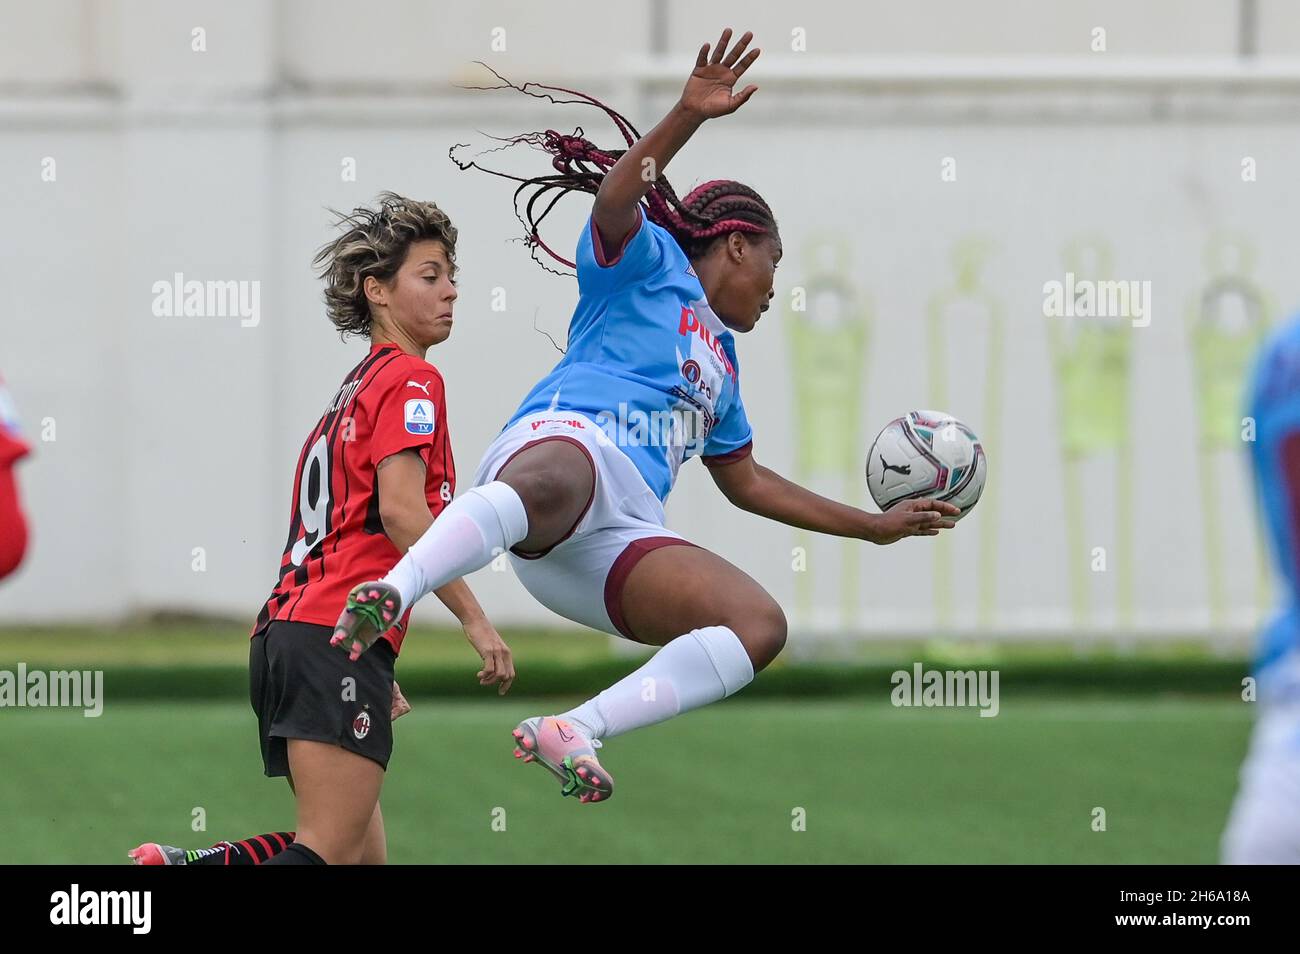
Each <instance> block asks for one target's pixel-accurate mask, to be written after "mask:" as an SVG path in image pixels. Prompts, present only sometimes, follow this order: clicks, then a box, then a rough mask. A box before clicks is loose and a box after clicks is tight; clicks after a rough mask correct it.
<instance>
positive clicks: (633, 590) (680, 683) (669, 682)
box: [561, 546, 786, 739]
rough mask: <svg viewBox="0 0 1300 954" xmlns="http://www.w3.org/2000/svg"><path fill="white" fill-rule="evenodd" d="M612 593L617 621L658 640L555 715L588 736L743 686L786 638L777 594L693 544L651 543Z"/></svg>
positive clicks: (614, 731) (642, 637) (612, 732)
mask: <svg viewBox="0 0 1300 954" xmlns="http://www.w3.org/2000/svg"><path fill="white" fill-rule="evenodd" d="M615 598H616V599H618V600H619V606H620V608H621V613H622V622H623V625H624V626H625V627H626V629H627V630H628V631H629V632H630V633H631V634H632V635H633V636H634V637H635V638H636V639H637V640H638V641H639V642H643V643H647V644H650V645H653V646H662V647H663V649H661V650H660V651H659V652H658V653H656V654H655V655H654V656H653V657H651V659H650V660H649V661H648V662H647V663H646V664H645V665H644V666H642V667H641V668H640V669H638V670H637V671H636V672H633V673H632V674H630V675H628V676H626V677H625V678H623V679H622V680H620V681H619V682H617V683H615V684H614V685H613V686H611V687H610V688H608V689H606V690H605V691H604V692H602V693H601V694H600V695H598V696H596V697H595V698H593V699H591V700H589V701H587V702H585V703H583V705H581V706H579V707H578V708H576V709H573V710H571V711H570V712H567V713H564V714H563V715H562V716H561V718H567V719H569V720H570V721H571V722H574V723H575V724H577V725H578V726H579V727H580V728H582V729H583V730H584V731H586V732H587V734H588V735H590V737H592V738H602V739H604V738H610V737H612V736H616V735H620V734H622V733H624V732H627V731H629V730H631V729H636V728H639V727H641V726H646V725H653V724H654V723H656V722H662V721H664V720H665V719H670V718H672V717H673V716H675V715H678V714H679V713H682V712H687V711H689V710H691V709H698V708H699V707H701V706H704V705H708V704H709V703H711V702H717V701H718V700H720V699H723V698H725V697H727V696H729V695H731V694H732V693H734V692H737V691H739V690H740V689H743V688H744V687H745V686H746V685H748V684H749V683H750V681H751V680H752V679H753V678H754V673H755V672H758V671H759V670H761V669H763V668H764V667H766V666H767V665H768V663H770V662H771V661H772V660H773V659H775V658H776V657H777V654H778V653H780V652H781V649H782V647H784V646H785V638H786V620H785V614H784V613H783V612H782V611H781V607H780V606H779V605H778V604H777V602H776V600H774V599H773V598H772V597H771V596H770V595H769V594H768V592H767V591H766V590H764V589H763V587H761V586H760V585H759V584H758V583H757V582H756V581H755V580H754V579H753V578H752V577H750V576H749V575H748V574H747V573H745V572H744V571H742V570H740V569H739V568H737V567H735V566H733V565H732V564H730V563H728V562H727V561H726V560H724V559H723V558H722V557H720V556H718V555H717V554H716V553H710V552H709V551H708V550H704V549H702V548H700V547H692V546H669V547H662V548H659V549H655V550H652V551H650V552H649V553H647V554H646V555H645V556H643V557H642V558H641V559H640V560H639V561H638V562H637V563H636V565H635V566H634V567H633V568H632V570H631V572H630V573H629V574H628V576H627V578H626V581H625V582H624V583H623V586H622V593H621V595H618V596H616V597H615Z"/></svg>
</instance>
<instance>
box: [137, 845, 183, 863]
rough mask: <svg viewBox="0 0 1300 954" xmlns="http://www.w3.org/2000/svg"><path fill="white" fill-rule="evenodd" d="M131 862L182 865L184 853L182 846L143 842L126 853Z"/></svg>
mask: <svg viewBox="0 0 1300 954" xmlns="http://www.w3.org/2000/svg"><path fill="white" fill-rule="evenodd" d="M126 856H127V857H128V858H130V859H131V863H132V864H137V865H183V864H185V863H186V860H187V859H186V853H185V850H184V849H183V848H173V847H171V845H160V844H158V843H157V842H153V841H149V842H145V843H144V844H143V845H141V846H140V847H139V848H132V849H131V850H130V851H128V852H127V853H126Z"/></svg>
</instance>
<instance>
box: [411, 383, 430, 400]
mask: <svg viewBox="0 0 1300 954" xmlns="http://www.w3.org/2000/svg"><path fill="white" fill-rule="evenodd" d="M432 383H433V382H432V381H425V382H424V383H423V384H416V383H415V382H414V381H407V382H406V386H407V387H408V388H419V389H420V390H421V391H423V392H424V396H425V397H428V396H429V385H430V384H432Z"/></svg>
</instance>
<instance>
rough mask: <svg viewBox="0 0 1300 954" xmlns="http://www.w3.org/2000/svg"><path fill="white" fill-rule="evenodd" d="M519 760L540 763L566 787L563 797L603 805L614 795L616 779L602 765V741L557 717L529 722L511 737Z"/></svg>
mask: <svg viewBox="0 0 1300 954" xmlns="http://www.w3.org/2000/svg"><path fill="white" fill-rule="evenodd" d="M511 734H512V735H513V736H514V738H515V758H517V759H522V760H523V761H525V762H533V761H536V762H540V763H541V764H542V765H544V766H546V767H547V768H548V769H550V771H551V774H552V775H554V776H555V777H556V778H558V779H559V780H560V782H561V784H562V786H563V787H562V788H561V789H560V794H561V795H577V796H578V801H580V802H583V803H586V802H603V801H605V799H607V798H609V797H610V796H611V795H613V794H614V778H613V776H612V775H610V774H609V773H608V772H606V771H605V770H604V769H603V768H602V767H601V765H600V760H599V759H597V758H596V751H595V750H596V749H598V748H600V741H599V740H598V739H589V738H587V736H586V735H584V734H583V733H582V731H581V730H579V729H578V728H577V727H576V726H574V725H572V724H571V723H569V722H566V721H564V720H563V719H557V718H555V717H554V716H533V717H532V718H531V719H525V720H524V721H523V722H521V723H519V725H517V726H515V730H514V732H513V733H511Z"/></svg>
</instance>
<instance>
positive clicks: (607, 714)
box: [559, 626, 754, 739]
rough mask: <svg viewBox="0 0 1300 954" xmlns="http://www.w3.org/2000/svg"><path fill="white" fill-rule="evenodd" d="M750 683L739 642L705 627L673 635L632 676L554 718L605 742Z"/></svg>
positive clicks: (721, 628)
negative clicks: (571, 724)
mask: <svg viewBox="0 0 1300 954" xmlns="http://www.w3.org/2000/svg"><path fill="white" fill-rule="evenodd" d="M753 679H754V665H753V663H751V662H750V661H749V654H748V653H746V652H745V647H744V646H742V645H741V643H740V639H739V637H737V636H736V634H735V633H734V632H732V631H731V630H730V629H728V628H727V627H726V626H706V627H704V628H703V629H693V630H691V631H690V632H689V633H687V634H686V635H684V636H678V637H677V638H676V639H674V640H673V641H672V642H670V643H669V644H668V645H667V646H665V647H664V648H663V649H661V650H659V652H657V653H655V654H654V656H652V657H651V658H650V661H649V662H647V663H646V664H645V665H644V666H642V667H641V668H640V669H638V670H637V671H636V672H634V673H631V674H630V675H627V676H625V677H623V678H622V679H621V680H619V681H618V682H616V683H615V684H614V685H612V686H610V687H609V688H608V689H606V690H605V691H604V692H602V693H601V694H600V695H598V696H596V698H594V699H588V700H587V701H586V702H584V703H583V704H582V705H580V706H578V707H577V708H576V709H570V710H569V711H568V712H565V713H562V714H561V715H560V716H559V718H561V719H567V720H568V721H570V722H573V723H575V724H576V725H577V727H578V728H579V729H582V730H583V731H585V732H586V733H587V735H589V736H590V737H591V738H593V739H606V738H610V737H612V736H615V735H621V734H622V733H624V732H627V731H629V730H631V729H639V728H641V727H642V726H646V725H654V724H655V723H656V722H663V721H664V720H665V719H671V718H672V717H673V716H675V715H679V714H680V713H683V712H689V711H690V710H692V709H698V708H700V706H706V705H708V704H709V703H710V702H717V701H718V700H719V699H725V698H726V697H727V696H729V695H731V694H732V693H734V692H738V691H740V690H741V689H743V688H745V686H747V685H749V684H750V682H752V681H753Z"/></svg>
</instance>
